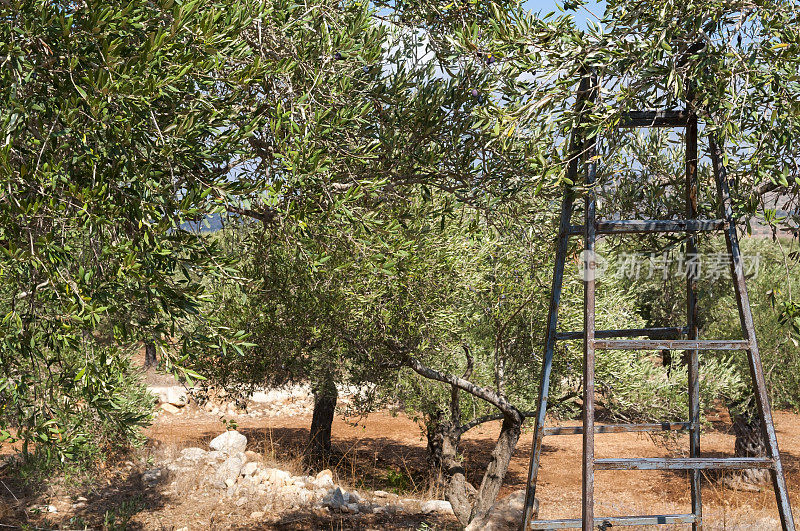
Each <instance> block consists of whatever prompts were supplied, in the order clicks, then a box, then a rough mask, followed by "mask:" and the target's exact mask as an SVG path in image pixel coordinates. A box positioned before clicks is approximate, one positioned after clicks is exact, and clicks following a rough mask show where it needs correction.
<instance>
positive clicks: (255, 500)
mask: <svg viewBox="0 0 800 531" xmlns="http://www.w3.org/2000/svg"><path fill="white" fill-rule="evenodd" d="M209 446H210V450H205V449H203V448H185V449H183V450H182V451H181V453H180V455H179V456H178V457H177V459H174V460H170V461H169V462H168V463H166V464H165V466H163V467H162V468H155V469H151V470H148V471H146V472H145V473H144V474H143V475H142V480H143V481H144V483H145V484H146V485H150V486H155V485H157V484H159V483H166V482H168V481H171V482H172V484H173V485H176V487H175V488H176V489H177V488H178V487H177V485H178V483H180V482H181V477H182V476H186V477H189V476H191V477H193V478H195V479H196V483H197V485H196V488H200V489H202V490H204V491H206V495H216V496H220V495H221V496H222V497H223V498H227V499H229V500H232V501H233V504H234V505H235V506H236V507H245V506H247V507H252V506H257V507H259V508H260V509H261V510H258V511H253V512H252V513H251V514H250V516H251V517H252V518H263V517H264V515H265V513H272V512H279V511H280V510H281V509H298V508H300V507H312V508H314V509H317V510H327V511H332V512H338V513H349V514H365V513H366V514H369V513H374V514H397V513H419V512H422V513H434V512H436V513H449V514H452V507H451V506H450V504H449V503H448V502H446V501H443V500H431V501H427V502H420V501H419V500H413V499H401V498H400V497H399V496H397V495H395V494H392V493H388V492H384V491H375V492H373V493H371V494H366V493H359V492H358V491H356V490H351V491H348V490H347V489H345V488H343V487H342V486H340V485H337V484H336V483H335V482H334V480H333V473H332V472H331V471H330V470H323V471H321V472H319V473H318V474H316V475H314V476H294V475H292V474H291V473H289V472H287V471H285V470H281V469H278V468H271V467H268V466H266V465H265V464H264V463H263V460H262V459H261V456H260V455H259V454H257V453H256V452H251V451H247V450H246V447H247V437H245V436H244V435H242V434H241V433H239V432H238V431H228V432H225V433H223V434H221V435H219V436H218V437H216V438H215V439H214V440H212V441H211V443H210V445H209ZM180 490H185V489H180ZM213 493H217V494H213Z"/></svg>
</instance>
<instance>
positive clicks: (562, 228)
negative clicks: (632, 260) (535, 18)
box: [522, 77, 589, 529]
mask: <svg viewBox="0 0 800 531" xmlns="http://www.w3.org/2000/svg"><path fill="white" fill-rule="evenodd" d="M588 90H589V80H588V78H585V77H584V78H583V79H581V82H580V84H579V86H578V94H577V102H576V106H577V107H578V109H580V108H581V106H582V105H583V102H584V100H585V99H586V95H587V91H588ZM582 144H583V141H582V140H581V135H580V129H579V128H577V127H576V128H575V130H574V131H573V133H572V138H571V139H570V146H569V154H570V157H571V158H570V162H569V165H568V166H567V177H568V178H569V179H570V181H572V182H573V183H574V182H577V177H578V167H579V164H580V156H579V153H580V150H579V148H580V147H581V146H582ZM574 201H575V193H574V191H573V190H572V189H571V188H567V189H566V190H565V191H564V198H563V200H562V202H561V218H560V221H559V228H558V243H557V247H556V258H555V266H554V268H553V269H554V270H553V287H552V290H551V292H550V308H549V310H548V314H547V330H546V332H545V349H544V358H543V360H542V374H541V383H540V386H539V400H538V402H537V403H536V418H535V419H534V424H533V451H532V452H531V462H530V466H529V468H528V483H527V487H526V490H525V510H524V511H523V517H522V528H523V529H526V528H527V527H528V523H529V522H530V521H531V518H533V513H534V504H535V500H536V482H537V480H538V477H539V461H540V459H541V457H542V440H543V439H544V421H545V417H546V416H547V398H548V395H549V393H550V374H551V371H552V368H553V353H554V352H555V343H556V330H557V328H558V305H559V302H560V300H561V286H562V284H563V280H564V264H565V263H566V259H567V248H568V246H569V230H570V225H571V218H572V209H573V203H574Z"/></svg>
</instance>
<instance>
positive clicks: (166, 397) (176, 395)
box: [147, 385, 189, 415]
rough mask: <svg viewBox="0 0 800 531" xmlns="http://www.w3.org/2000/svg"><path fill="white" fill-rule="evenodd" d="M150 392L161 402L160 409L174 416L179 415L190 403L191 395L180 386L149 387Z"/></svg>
mask: <svg viewBox="0 0 800 531" xmlns="http://www.w3.org/2000/svg"><path fill="white" fill-rule="evenodd" d="M147 389H148V391H150V393H151V394H153V395H155V396H156V398H157V399H158V402H159V407H160V408H161V409H162V410H164V411H166V412H167V413H172V414H173V415H174V414H176V413H178V412H179V411H180V410H181V408H182V407H183V406H185V405H186V404H188V403H189V394H188V393H187V392H186V389H184V388H183V387H182V386H180V385H171V386H169V387H148V388H147Z"/></svg>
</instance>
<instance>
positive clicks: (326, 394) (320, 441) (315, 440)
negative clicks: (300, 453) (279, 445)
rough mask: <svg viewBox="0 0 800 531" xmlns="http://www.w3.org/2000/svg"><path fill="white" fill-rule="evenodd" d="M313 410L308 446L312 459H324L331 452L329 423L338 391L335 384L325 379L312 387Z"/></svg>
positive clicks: (331, 421)
mask: <svg viewBox="0 0 800 531" xmlns="http://www.w3.org/2000/svg"><path fill="white" fill-rule="evenodd" d="M312 393H313V394H314V412H313V414H312V416H311V433H310V436H309V448H310V450H311V457H312V458H313V459H325V458H327V457H328V455H329V454H330V452H331V425H332V424H333V416H334V414H335V412H336V401H337V399H338V397H339V393H338V391H337V390H336V384H335V383H333V382H332V381H329V380H326V381H324V382H322V383H321V384H319V385H316V386H314V387H313V388H312Z"/></svg>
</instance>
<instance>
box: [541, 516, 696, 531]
mask: <svg viewBox="0 0 800 531" xmlns="http://www.w3.org/2000/svg"><path fill="white" fill-rule="evenodd" d="M695 521H697V517H696V516H695V515H693V514H653V515H645V516H608V517H605V518H595V519H594V523H595V526H602V525H603V524H605V526H606V527H613V526H626V525H658V524H691V523H693V522H695ZM580 527H581V520H580V518H563V519H559V520H533V521H531V523H530V524H528V529H575V528H580Z"/></svg>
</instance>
